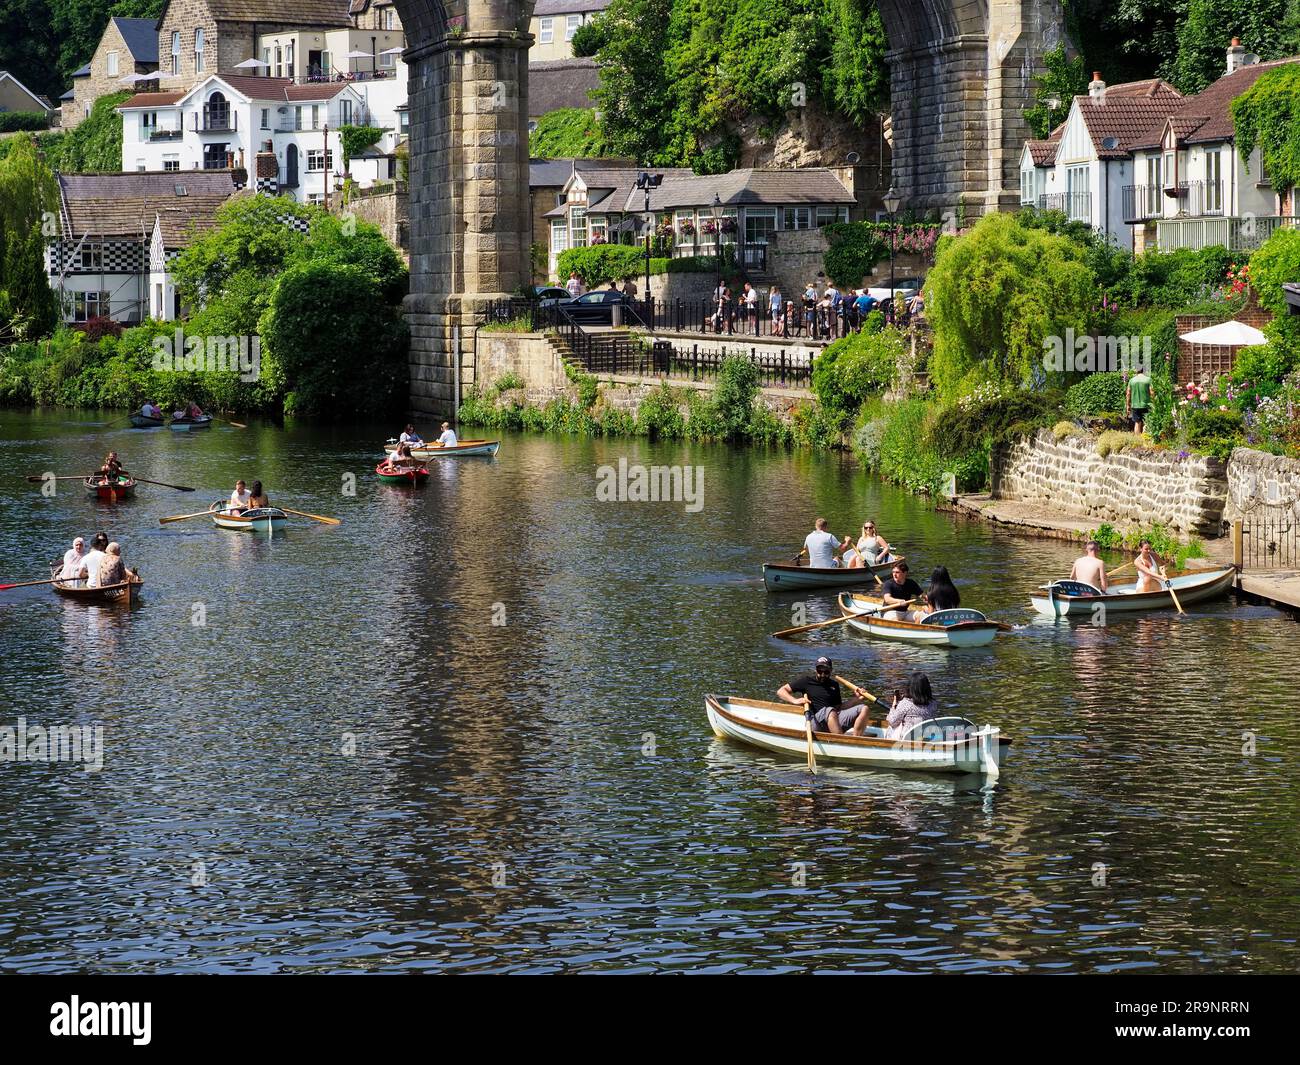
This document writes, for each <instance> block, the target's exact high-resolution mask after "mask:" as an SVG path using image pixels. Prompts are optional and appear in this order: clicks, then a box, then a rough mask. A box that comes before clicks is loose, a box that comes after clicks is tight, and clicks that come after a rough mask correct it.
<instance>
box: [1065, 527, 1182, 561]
mask: <svg viewBox="0 0 1300 1065" xmlns="http://www.w3.org/2000/svg"><path fill="white" fill-rule="evenodd" d="M1083 539H1084V540H1085V541H1086V540H1096V541H1097V544H1098V545H1099V546H1100V547H1101V548H1102V549H1103V550H1116V549H1120V548H1126V549H1128V550H1130V551H1136V550H1137V549H1138V548H1139V547H1140V546H1141V545H1142V541H1143V540H1150V541H1151V550H1152V551H1153V552H1155V554H1156V555H1157V556H1158V557H1160V558H1169V559H1173V561H1174V565H1175V566H1176V567H1177V568H1178V569H1182V568H1183V566H1185V565H1186V564H1187V560H1188V559H1189V558H1204V557H1205V546H1204V545H1203V544H1202V543H1201V541H1200V539H1199V538H1198V537H1195V536H1192V537H1189V539H1188V540H1187V542H1186V543H1183V541H1181V540H1180V539H1179V538H1178V537H1177V536H1176V535H1174V534H1173V533H1171V532H1169V531H1168V530H1167V529H1166V528H1165V527H1164V526H1163V525H1159V524H1157V525H1152V526H1150V527H1149V528H1144V529H1143V528H1139V529H1134V530H1132V531H1131V532H1128V533H1121V532H1120V531H1119V530H1118V529H1116V528H1115V527H1114V526H1113V525H1111V524H1109V523H1108V522H1103V523H1102V524H1101V525H1098V526H1097V528H1095V529H1093V530H1091V531H1090V532H1086V533H1084V534H1083Z"/></svg>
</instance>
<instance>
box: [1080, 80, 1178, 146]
mask: <svg viewBox="0 0 1300 1065" xmlns="http://www.w3.org/2000/svg"><path fill="white" fill-rule="evenodd" d="M1182 99H1183V97H1182V96H1181V95H1180V94H1179V92H1178V90H1177V89H1175V88H1174V87H1173V86H1172V85H1169V84H1168V83H1166V82H1163V81H1160V80H1159V79H1151V80H1148V81H1138V82H1128V83H1126V84H1123V85H1113V86H1107V88H1106V91H1105V94H1104V96H1103V97H1102V99H1101V100H1094V99H1093V98H1092V97H1091V96H1076V97H1075V101H1076V103H1077V104H1078V107H1079V116H1080V117H1081V118H1082V119H1083V123H1084V126H1085V128H1086V129H1087V130H1088V136H1089V137H1090V138H1091V139H1092V145H1093V148H1094V150H1095V151H1096V153H1097V158H1098V159H1122V158H1124V157H1126V156H1127V155H1128V153H1129V152H1131V151H1132V150H1133V146H1134V145H1135V144H1137V143H1138V142H1139V141H1141V140H1142V139H1143V136H1144V134H1146V133H1147V131H1148V130H1150V129H1151V127H1152V125H1153V124H1154V123H1156V122H1160V121H1162V120H1163V119H1164V118H1166V117H1167V116H1168V115H1170V114H1172V113H1173V112H1174V111H1176V110H1177V108H1178V105H1179V103H1180V102H1181V101H1182Z"/></svg>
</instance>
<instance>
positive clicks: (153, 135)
mask: <svg viewBox="0 0 1300 1065" xmlns="http://www.w3.org/2000/svg"><path fill="white" fill-rule="evenodd" d="M184 136H185V131H184V130H180V129H151V130H150V131H149V136H148V137H146V138H145V139H146V140H148V141H149V142H150V143H155V142H157V141H178V140H180V139H181V138H182V137H184Z"/></svg>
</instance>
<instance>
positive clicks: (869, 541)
mask: <svg viewBox="0 0 1300 1065" xmlns="http://www.w3.org/2000/svg"><path fill="white" fill-rule="evenodd" d="M844 543H845V544H846V545H847V544H848V543H849V538H848V537H847V536H846V537H845V538H844ZM891 550H892V548H890V546H889V544H888V543H887V542H886V540H885V538H884V537H883V536H878V535H877V534H876V523H875V522H874V521H867V522H863V524H862V535H861V536H859V537H858V542H857V543H856V544H855V545H853V547H852V552H853V553H852V555H851V556H850V555H849V553H848V552H847V551H846V552H845V555H844V557H845V558H846V559H848V562H847V563H846V564H847V565H848V567H849V569H859V568H861V567H865V566H877V565H879V564H880V563H882V562H888V561H889V555H890V551H891Z"/></svg>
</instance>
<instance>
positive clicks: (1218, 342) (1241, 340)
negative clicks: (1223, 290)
mask: <svg viewBox="0 0 1300 1065" xmlns="http://www.w3.org/2000/svg"><path fill="white" fill-rule="evenodd" d="M1179 339H1181V340H1186V341H1187V342H1188V343H1189V344H1212V345H1215V346H1216V347H1221V348H1247V347H1251V346H1252V345H1255V344H1263V343H1264V342H1265V341H1266V340H1267V339H1268V338H1267V337H1265V336H1264V334H1263V333H1261V332H1260V331H1259V330H1258V329H1256V328H1255V327H1254V326H1250V325H1247V324H1246V323H1245V322H1236V321H1232V322H1220V323H1219V324H1218V325H1211V326H1207V327H1206V328H1204V329H1194V330H1192V332H1190V333H1180V334H1179Z"/></svg>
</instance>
